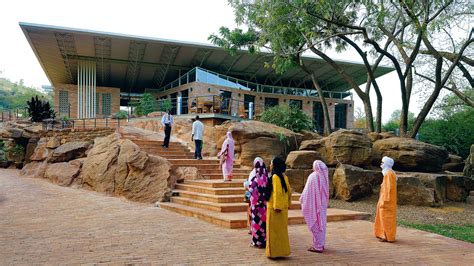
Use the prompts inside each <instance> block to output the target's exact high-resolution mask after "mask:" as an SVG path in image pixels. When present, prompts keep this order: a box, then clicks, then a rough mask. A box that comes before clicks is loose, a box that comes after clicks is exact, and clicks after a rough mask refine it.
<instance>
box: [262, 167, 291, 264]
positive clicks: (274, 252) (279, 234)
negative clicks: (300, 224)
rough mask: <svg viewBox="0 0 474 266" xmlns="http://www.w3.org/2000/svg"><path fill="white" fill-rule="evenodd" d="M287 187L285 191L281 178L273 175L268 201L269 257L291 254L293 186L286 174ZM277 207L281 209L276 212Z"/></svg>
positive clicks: (267, 250)
mask: <svg viewBox="0 0 474 266" xmlns="http://www.w3.org/2000/svg"><path fill="white" fill-rule="evenodd" d="M284 178H285V183H286V187H287V188H288V191H287V192H285V190H284V189H283V187H282V186H281V182H280V178H279V177H278V176H277V175H273V176H272V183H273V190H272V194H271V197H270V200H269V201H268V203H267V248H266V250H265V254H266V256H267V257H272V258H275V257H285V256H289V255H290V253H291V250H290V240H289V238H288V207H289V206H290V204H291V187H290V182H288V177H287V176H286V175H284ZM275 209H279V210H281V211H280V212H276V211H275Z"/></svg>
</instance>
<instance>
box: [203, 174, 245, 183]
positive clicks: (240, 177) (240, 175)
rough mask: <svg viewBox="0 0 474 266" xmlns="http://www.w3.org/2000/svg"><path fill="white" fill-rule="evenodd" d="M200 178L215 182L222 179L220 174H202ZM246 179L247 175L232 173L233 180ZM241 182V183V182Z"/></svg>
mask: <svg viewBox="0 0 474 266" xmlns="http://www.w3.org/2000/svg"><path fill="white" fill-rule="evenodd" d="M202 176H203V177H204V178H206V179H213V180H217V179H223V178H224V177H223V176H222V173H219V174H202ZM246 178H248V175H247V174H235V173H234V176H233V179H246ZM242 182H243V181H242Z"/></svg>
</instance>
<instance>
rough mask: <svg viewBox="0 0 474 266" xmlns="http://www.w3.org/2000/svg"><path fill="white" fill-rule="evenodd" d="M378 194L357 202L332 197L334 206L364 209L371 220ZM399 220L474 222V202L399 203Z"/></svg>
mask: <svg viewBox="0 0 474 266" xmlns="http://www.w3.org/2000/svg"><path fill="white" fill-rule="evenodd" d="M377 200H378V195H372V196H371V197H370V198H365V199H362V200H359V201H356V202H345V201H342V200H336V199H331V200H330V201H329V206H330V207H332V208H339V209H347V210H354V211H362V212H367V213H370V214H371V218H370V220H371V221H374V218H375V209H376V206H377ZM397 218H398V220H404V221H406V222H410V223H421V224H446V225H464V224H473V223H474V204H468V203H464V202H452V201H448V202H445V203H444V205H443V206H442V207H420V206H410V205H398V209H397Z"/></svg>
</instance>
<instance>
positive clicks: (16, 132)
mask: <svg viewBox="0 0 474 266" xmlns="http://www.w3.org/2000/svg"><path fill="white" fill-rule="evenodd" d="M8 131H9V132H10V138H13V139H19V138H21V137H22V136H23V130H21V129H19V128H9V129H8Z"/></svg>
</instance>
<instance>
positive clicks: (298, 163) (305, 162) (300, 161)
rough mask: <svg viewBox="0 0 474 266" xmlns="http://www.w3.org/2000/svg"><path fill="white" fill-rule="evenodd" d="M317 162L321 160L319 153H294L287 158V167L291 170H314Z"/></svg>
mask: <svg viewBox="0 0 474 266" xmlns="http://www.w3.org/2000/svg"><path fill="white" fill-rule="evenodd" d="M315 160H321V155H320V154H319V153H318V152H317V151H292V152H290V154H288V156H287V157H286V166H288V167H289V168H291V169H312V168H313V162H314V161H315Z"/></svg>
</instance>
